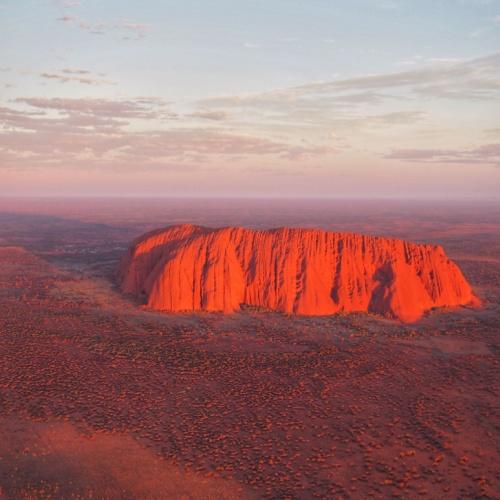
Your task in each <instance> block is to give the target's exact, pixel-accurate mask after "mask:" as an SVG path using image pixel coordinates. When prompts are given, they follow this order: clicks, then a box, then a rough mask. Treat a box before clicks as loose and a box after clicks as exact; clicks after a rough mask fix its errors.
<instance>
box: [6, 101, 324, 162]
mask: <svg viewBox="0 0 500 500" xmlns="http://www.w3.org/2000/svg"><path fill="white" fill-rule="evenodd" d="M15 103H16V104H17V105H18V106H20V107H22V108H23V109H15V108H12V107H2V108H0V123H1V124H2V128H1V129H0V159H1V160H2V165H3V167H4V168H34V167H40V166H51V165H52V166H54V165H57V166H68V167H75V168H78V167H85V168H107V167H110V168H113V167H120V168H129V169H133V168H160V167H161V166H162V165H163V166H165V167H167V166H168V165H173V164H175V165H177V166H185V167H186V168H193V167H198V166H200V165H206V166H207V167H210V165H212V166H213V165H217V164H218V163H219V162H220V161H235V160H236V159H237V158H240V159H241V158H249V157H259V158H266V157H267V158H274V159H279V160H281V161H295V160H299V159H307V158H311V157H316V156H318V155H324V154H327V153H328V152H329V150H328V149H326V148H324V147H319V146H315V145H307V144H300V145H297V144H290V143H287V142H283V141H281V142H280V141H274V140H270V139H265V138H262V137H257V136H253V135H251V134H243V133H235V132H229V131H226V130H222V129H216V128H202V127H197V128H192V127H189V128H188V127H179V126H176V127H172V126H171V125H170V126H169V127H167V128H159V127H160V126H161V124H162V123H165V121H167V122H168V119H170V122H172V120H176V119H177V115H176V114H175V113H172V112H171V111H170V110H169V108H168V106H167V104H166V103H165V102H164V101H163V100H161V99H155V98H138V99H135V100H122V101H113V100H106V99H62V98H52V99H48V98H19V99H16V101H15ZM138 120H139V121H141V120H145V121H146V123H147V129H144V130H139V129H138V128H137V121H138ZM131 126H133V127H132V128H130V127H131Z"/></svg>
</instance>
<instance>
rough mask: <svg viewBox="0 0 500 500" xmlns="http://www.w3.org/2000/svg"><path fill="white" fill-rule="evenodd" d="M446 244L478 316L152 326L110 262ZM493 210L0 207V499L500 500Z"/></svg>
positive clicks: (300, 203) (249, 314) (248, 316)
mask: <svg viewBox="0 0 500 500" xmlns="http://www.w3.org/2000/svg"><path fill="white" fill-rule="evenodd" d="M181 223H191V224H200V225H208V226H211V227H222V226H228V225H241V226H246V227H252V228H258V229H268V228H274V227H280V226H293V227H307V228H311V227H314V228H322V229H327V230H333V231H347V232H358V233H363V234H371V235H379V236H387V237H396V238H402V239H407V240H410V241H413V242H417V243H432V244H439V245H442V246H443V247H444V249H445V251H446V253H447V255H448V256H449V257H450V258H451V259H453V260H454V261H455V262H456V263H457V264H458V265H459V266H460V268H461V270H462V272H463V273H464V275H465V277H466V278H467V280H468V281H469V283H470V284H471V285H472V287H473V290H474V293H475V294H476V295H477V296H478V297H479V298H480V299H481V301H482V306H481V307H480V308H475V307H460V308H450V309H440V310H432V311H430V312H429V313H428V314H426V315H425V316H424V317H423V318H422V319H421V320H419V321H417V322H415V323H401V322H399V321H395V320H389V319H384V318H381V317H379V316H377V315H374V314H363V313H354V314H335V315H328V316H316V317H304V316H300V315H285V314H280V313H272V312H263V311H259V310H254V309H251V308H247V309H245V310H242V311H238V312H235V313H232V314H222V313H197V314H179V313H178V314H165V313H161V312H155V311H150V310H148V309H146V308H144V307H143V306H142V305H141V304H140V303H138V302H137V301H136V300H135V299H134V298H133V297H130V296H127V295H124V294H123V293H121V291H120V289H119V287H118V285H117V280H116V272H117V269H118V266H119V263H120V260H121V258H122V256H123V255H124V253H125V252H126V250H127V248H128V246H129V244H130V243H131V241H132V240H133V239H134V238H136V237H138V236H139V235H141V234H143V233H145V232H147V231H150V230H153V229H156V228H158V227H163V226H168V225H171V224H181ZM499 334H500V205H499V204H498V202H493V201H492V202H488V201H472V200H469V201H465V202H460V203H458V202H452V201H441V202H429V201H418V202H417V201H414V202H410V201H401V200H354V199H346V200H250V199H249V200H235V199H226V200H213V199H212V200H210V199H207V200H203V199H192V200H188V199H178V200H175V199H170V200H165V199H148V200H143V199H139V198H135V199H132V198H129V199H103V198H101V199H83V198H82V199H62V198H61V199H43V198H40V199H28V198H23V199H21V198H3V199H1V200H0V498H9V499H10V498H131V499H132V498H200V499H201V498H224V499H233V498H280V499H281V498H329V499H330V498H363V499H364V498H436V499H438V498H439V499H441V498H498V496H499V495H500V481H499V474H498V473H499V470H498V463H499V462H500V460H499V459H500V456H499V433H498V424H499V413H498V403H499V380H500V377H499V374H500V371H499V362H500V356H499Z"/></svg>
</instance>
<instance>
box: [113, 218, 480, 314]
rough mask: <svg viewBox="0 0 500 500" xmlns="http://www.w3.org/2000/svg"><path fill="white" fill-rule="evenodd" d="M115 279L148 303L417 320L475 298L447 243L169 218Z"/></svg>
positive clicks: (178, 308)
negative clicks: (213, 224) (446, 249)
mask: <svg viewBox="0 0 500 500" xmlns="http://www.w3.org/2000/svg"><path fill="white" fill-rule="evenodd" d="M119 280H120V286H121V289H122V290H123V291H124V292H125V293H129V294H133V295H135V296H137V297H141V298H142V299H143V300H144V301H145V303H146V307H148V308H151V309H154V310H159V311H170V312H187V311H214V312H215V311H221V312H225V313H230V312H234V311H237V310H239V309H240V308H241V307H242V306H244V305H246V306H253V307H258V308H262V309H265V310H271V311H279V312H283V313H287V314H298V315H330V314H334V313H338V312H345V313H348V312H368V313H374V314H377V315H381V316H383V317H386V318H393V319H399V320H401V321H403V322H414V321H416V320H418V319H419V318H421V317H422V315H423V314H424V313H425V312H426V311H428V310H430V309H432V308H436V307H455V306H462V305H467V304H478V302H479V301H478V299H477V298H476V296H475V295H474V293H473V292H472V289H471V287H470V285H469V284H468V282H467V281H466V279H465V278H464V276H463V274H462V272H461V271H460V269H459V267H458V266H457V265H456V264H455V263H454V262H453V261H451V260H450V259H449V258H448V257H447V256H446V254H445V252H444V250H443V248H442V247H441V246H438V245H429V244H416V243H411V242H407V241H403V240H399V239H392V238H384V237H376V236H368V235H361V234H354V233H337V232H331V231H324V230H321V229H300V228H278V229H270V230H253V229H247V228H242V227H224V228H216V229H213V228H207V227H201V226H195V225H187V224H184V225H175V226H170V227H166V228H163V229H159V230H156V231H153V232H150V233H147V234H145V235H143V236H141V237H140V238H138V239H137V240H135V241H134V242H133V244H132V245H131V247H130V248H129V250H128V252H127V254H126V255H125V257H124V258H123V260H122V262H121V265H120V269H119Z"/></svg>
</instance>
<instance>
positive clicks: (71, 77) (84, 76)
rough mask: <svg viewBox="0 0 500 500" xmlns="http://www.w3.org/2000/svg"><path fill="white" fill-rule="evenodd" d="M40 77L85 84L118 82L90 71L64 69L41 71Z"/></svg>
mask: <svg viewBox="0 0 500 500" xmlns="http://www.w3.org/2000/svg"><path fill="white" fill-rule="evenodd" d="M40 77H41V78H44V79H46V80H56V81H58V82H60V83H70V82H76V83H81V84H83V85H116V82H113V81H111V80H106V79H103V78H97V77H95V76H92V74H91V72H90V71H86V70H71V69H63V70H61V71H60V72H55V73H49V72H43V73H40Z"/></svg>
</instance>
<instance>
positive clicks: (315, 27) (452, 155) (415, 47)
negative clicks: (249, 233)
mask: <svg viewBox="0 0 500 500" xmlns="http://www.w3.org/2000/svg"><path fill="white" fill-rule="evenodd" d="M12 195H14V196H73V195H75V196H155V197H157V196H166V197H168V196H201V197H205V196H209V197H305V198H309V197H321V198H325V197H369V198H377V197H395V198H445V199H448V198H451V199H455V198H459V199H460V198H473V199H477V198H479V199H491V198H494V199H497V198H499V196H500V0H210V1H207V0H182V1H171V0H141V1H125V0H79V1H78V0H0V196H12Z"/></svg>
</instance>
